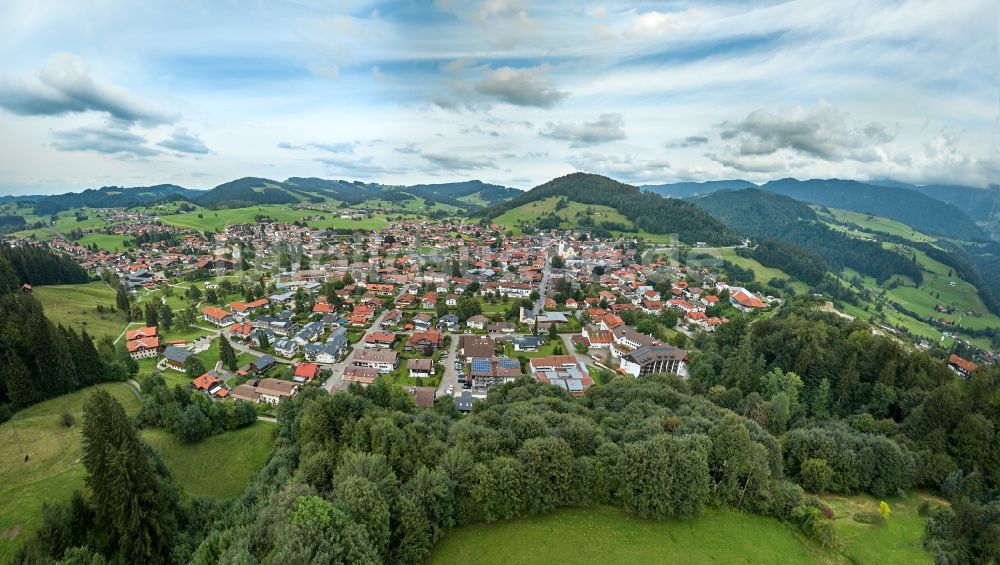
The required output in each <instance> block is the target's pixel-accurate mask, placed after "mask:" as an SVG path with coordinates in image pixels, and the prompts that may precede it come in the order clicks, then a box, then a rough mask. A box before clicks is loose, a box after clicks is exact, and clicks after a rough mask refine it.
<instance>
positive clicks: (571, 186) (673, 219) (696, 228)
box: [476, 173, 736, 245]
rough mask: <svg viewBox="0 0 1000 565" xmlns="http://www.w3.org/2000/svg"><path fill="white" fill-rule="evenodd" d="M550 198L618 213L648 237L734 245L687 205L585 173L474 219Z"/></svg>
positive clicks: (719, 226)
mask: <svg viewBox="0 0 1000 565" xmlns="http://www.w3.org/2000/svg"><path fill="white" fill-rule="evenodd" d="M552 196H565V197H566V198H568V199H569V200H572V201H574V202H580V203H582V204H600V205H603V206H609V207H611V208H614V209H615V210H618V211H619V212H621V214H622V215H624V216H625V217H626V218H628V219H629V220H631V221H632V223H633V224H634V225H635V226H636V227H637V228H640V229H644V230H646V231H648V232H650V233H676V234H678V236H679V237H680V239H681V240H682V241H684V242H687V243H694V242H697V241H703V242H706V243H709V244H711V245H727V244H732V243H734V242H735V241H736V234H735V233H734V232H733V230H731V229H729V228H728V227H727V226H726V225H725V224H723V223H721V222H719V221H718V220H716V219H715V218H713V217H711V216H710V215H708V214H707V213H705V212H704V211H703V210H700V209H699V208H697V207H696V206H693V205H692V204H690V203H688V202H685V201H683V200H677V199H674V198H663V197H662V196H660V195H658V194H653V193H650V192H644V191H640V190H639V189H638V188H637V187H634V186H630V185H627V184H623V183H620V182H618V181H616V180H613V179H610V178H608V177H604V176H600V175H594V174H588V173H572V174H569V175H566V176H563V177H559V178H556V179H553V180H551V181H549V182H547V183H545V184H542V185H539V186H536V187H535V188H532V189H531V190H529V191H527V192H524V193H522V194H519V195H518V196H516V197H514V198H512V199H510V200H508V201H506V202H503V203H501V204H496V205H493V206H490V207H489V208H486V209H485V210H482V211H480V212H477V213H476V215H478V216H482V217H484V218H486V219H492V218H495V217H497V216H499V215H500V214H503V213H504V212H506V211H507V210H511V209H514V208H517V207H518V206H522V205H524V204H528V203H531V202H536V201H538V200H543V199H545V198H549V197H552Z"/></svg>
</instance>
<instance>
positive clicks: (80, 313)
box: [33, 282, 125, 339]
mask: <svg viewBox="0 0 1000 565" xmlns="http://www.w3.org/2000/svg"><path fill="white" fill-rule="evenodd" d="M33 294H34V295H35V298H37V299H38V301H39V302H41V303H42V306H43V307H44V308H45V315H46V316H47V317H48V318H49V319H50V320H52V322H53V323H56V324H62V325H64V326H67V327H71V328H73V329H75V330H76V331H81V330H84V329H86V330H87V333H89V334H90V335H91V336H92V337H94V338H99V337H103V336H111V337H112V339H113V338H117V337H118V334H120V333H121V332H122V330H123V329H125V317H124V316H123V315H122V313H121V312H114V313H112V312H110V311H105V312H104V313H98V312H97V304H101V305H102V306H104V307H105V308H106V309H108V310H110V309H111V308H113V307H114V306H115V291H114V290H112V289H111V287H109V286H108V285H106V284H104V283H103V282H92V283H87V284H65V285H55V286H37V287H35V288H34V290H33Z"/></svg>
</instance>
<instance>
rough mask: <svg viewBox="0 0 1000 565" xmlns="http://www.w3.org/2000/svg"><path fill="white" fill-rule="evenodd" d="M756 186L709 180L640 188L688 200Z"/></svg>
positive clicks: (743, 182)
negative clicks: (718, 192)
mask: <svg viewBox="0 0 1000 565" xmlns="http://www.w3.org/2000/svg"><path fill="white" fill-rule="evenodd" d="M756 187H757V185H755V184H754V183H752V182H750V181H746V180H710V181H705V182H675V183H670V184H644V185H642V186H640V187H639V188H641V189H642V190H646V191H649V192H655V193H656V194H659V195H660V196H670V197H673V198H689V197H691V196H698V195H704V194H711V193H713V192H716V191H718V190H739V189H742V188H756Z"/></svg>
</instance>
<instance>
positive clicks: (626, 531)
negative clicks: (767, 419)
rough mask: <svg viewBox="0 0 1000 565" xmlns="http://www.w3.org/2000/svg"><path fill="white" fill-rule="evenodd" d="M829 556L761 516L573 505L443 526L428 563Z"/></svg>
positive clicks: (800, 559) (731, 560)
mask: <svg viewBox="0 0 1000 565" xmlns="http://www.w3.org/2000/svg"><path fill="white" fill-rule="evenodd" d="M835 560H836V559H835V558H831V557H830V556H827V555H826V554H825V553H818V550H817V549H815V548H813V547H811V546H808V545H806V544H805V543H803V542H802V541H801V539H800V537H799V536H798V535H797V534H795V533H794V532H792V531H791V530H790V529H789V528H788V527H786V526H784V525H783V524H781V523H779V522H777V521H775V520H771V519H768V518H762V517H759V516H751V515H747V514H738V513H734V512H725V511H720V510H711V509H710V510H708V511H706V513H705V515H703V516H701V517H699V518H695V519H691V520H662V521H657V520H647V519H644V518H638V517H635V516H632V515H630V514H627V513H625V512H622V511H620V510H617V509H612V508H576V509H566V510H560V511H557V512H553V513H551V514H546V515H543V516H532V517H526V518H517V519H513V520H505V521H502V522H495V523H492V524H476V525H473V526H467V527H463V528H458V529H456V530H454V531H452V532H451V533H449V534H448V535H447V536H446V537H445V538H444V540H442V541H441V543H440V544H438V546H437V547H436V548H435V549H434V551H433V552H432V553H431V557H430V559H429V563H465V564H469V565H472V564H477V565H478V564H490V563H497V564H500V563H520V564H528V563H579V564H586V563H595V564H601V565H605V564H614V563H623V564H632V563H671V562H673V563H815V562H817V561H819V562H828V561H835Z"/></svg>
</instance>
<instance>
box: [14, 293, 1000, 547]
mask: <svg viewBox="0 0 1000 565" xmlns="http://www.w3.org/2000/svg"><path fill="white" fill-rule="evenodd" d="M814 306H815V304H814V303H810V302H808V300H807V299H796V300H795V301H794V302H793V304H791V305H790V306H789V307H788V308H787V309H784V310H783V311H782V312H781V313H780V314H779V315H778V316H775V317H774V318H772V319H767V320H758V321H757V322H755V323H754V324H749V323H748V320H746V319H744V318H738V319H737V320H734V322H733V323H731V324H728V325H726V326H724V327H723V328H722V329H720V330H719V331H718V332H716V333H715V334H714V335H709V334H702V335H701V336H699V337H698V338H697V341H698V343H697V345H698V347H699V349H700V350H701V351H702V353H700V354H696V356H695V357H694V358H693V359H692V364H691V373H692V375H691V378H690V379H689V380H681V379H679V378H678V377H676V376H670V375H660V376H652V377H650V378H646V379H643V380H635V379H625V378H619V379H613V380H611V381H610V382H608V383H607V384H603V385H598V386H595V387H593V388H592V389H591V390H589V391H588V392H587V393H586V394H585V395H584V396H583V397H582V398H580V399H574V398H572V397H570V396H568V395H567V394H566V393H565V392H564V391H561V390H559V389H557V388H555V387H550V386H548V385H544V384H540V383H536V382H532V381H530V380H527V379H523V380H521V381H519V382H517V383H512V384H507V385H504V386H502V387H499V388H497V389H494V390H492V391H491V393H490V396H489V397H488V398H487V399H486V400H485V401H482V402H480V403H477V405H476V406H475V407H474V410H473V413H472V414H471V415H469V416H460V415H459V414H458V413H457V412H456V411H455V410H454V407H453V405H452V403H451V402H447V401H442V402H439V403H437V404H436V405H435V407H434V408H433V409H418V408H416V407H415V406H414V405H413V402H412V400H411V398H410V397H409V396H408V395H407V394H405V393H404V392H402V391H401V390H399V389H397V388H395V387H393V386H392V385H391V384H389V383H388V382H385V381H384V380H379V381H377V382H376V384H375V385H372V386H369V387H367V388H362V387H359V386H357V385H353V386H352V387H351V388H350V389H349V390H347V391H345V392H340V393H338V394H335V395H329V394H327V393H326V392H325V391H322V390H318V389H311V388H307V389H305V390H304V391H303V393H301V394H299V395H298V396H296V397H295V398H294V399H292V400H291V401H286V402H283V403H282V404H281V405H279V408H278V428H277V431H276V433H277V440H276V442H275V444H274V449H273V452H272V454H271V456H270V458H269V460H268V461H267V463H266V464H265V465H264V466H263V468H261V469H260V470H259V471H258V473H257V474H256V475H255V476H254V478H253V479H252V481H251V483H250V484H249V485H248V486H247V488H246V491H245V492H244V494H243V496H241V497H239V498H238V499H235V500H231V501H219V500H215V499H208V498H198V497H193V498H190V499H187V498H185V499H183V500H181V499H180V498H179V497H178V496H177V495H176V489H175V488H174V487H173V486H172V484H171V482H170V479H169V473H167V472H166V470H165V468H164V467H163V465H162V463H160V462H159V460H158V457H157V455H156V453H155V452H154V451H152V450H150V449H148V448H146V447H144V445H143V444H142V443H141V441H140V440H139V439H138V438H137V435H136V428H135V425H134V423H133V422H131V421H129V420H128V418H126V417H125V416H124V413H123V411H122V410H121V407H120V406H117V407H116V406H115V404H116V402H115V401H114V400H113V399H111V398H110V397H107V395H106V394H104V395H103V396H102V394H103V393H95V394H94V395H93V396H92V397H91V399H90V400H88V409H87V410H86V411H85V416H84V419H85V422H84V436H85V451H86V456H85V457H84V464H85V466H86V468H87V472H88V485H89V486H90V488H91V491H92V494H91V495H90V496H84V495H82V494H78V495H76V496H74V497H73V499H72V500H69V501H62V502H59V503H56V504H53V505H51V506H50V507H49V508H48V509H47V511H46V513H45V524H43V527H42V528H40V529H39V531H38V534H37V535H36V536H35V537H33V538H32V539H31V540H29V542H28V543H27V544H26V545H25V546H24V547H23V548H22V550H21V551H20V553H19V554H18V556H17V560H16V562H19V563H43V562H51V561H50V560H59V559H64V560H66V562H99V561H100V560H102V559H115V558H119V557H120V558H123V559H124V560H126V561H144V562H152V563H159V562H192V563H217V562H225V563H234V562H240V563H420V562H422V561H423V560H424V559H426V558H427V556H428V555H429V552H430V551H431V549H432V548H433V546H434V545H435V543H436V542H437V541H439V540H440V539H441V538H442V537H443V536H444V535H445V534H446V533H447V532H448V531H449V530H450V529H452V528H454V527H456V526H460V525H464V524H471V523H475V522H481V521H487V522H488V521H493V520H499V519H504V518H509V517H513V516H519V515H525V514H535V513H543V512H548V511H551V510H553V509H555V508H560V507H565V506H577V505H592V504H602V505H612V506H616V507H619V508H622V509H625V510H627V511H630V512H633V513H636V514H638V515H641V516H646V517H651V518H666V517H676V518H681V519H684V518H689V517H692V516H697V515H699V514H700V513H701V512H703V510H704V509H705V508H706V507H708V506H712V507H720V508H731V509H737V510H740V511H743V512H749V513H754V514H759V515H763V516H769V517H773V518H775V519H778V520H782V521H784V522H786V523H788V524H789V525H791V526H792V527H794V528H796V529H798V530H800V531H801V532H802V533H803V535H805V536H807V537H809V538H811V539H814V540H815V541H816V543H817V544H819V545H821V546H825V547H835V546H836V544H838V539H837V534H836V530H835V528H834V527H833V522H832V520H831V519H830V518H829V512H828V509H826V508H825V506H824V505H823V503H822V501H821V500H820V499H818V498H816V497H815V496H813V495H810V494H807V492H806V491H805V490H804V488H805V489H808V491H809V492H819V493H845V494H850V493H858V492H868V493H871V494H873V495H875V496H889V495H893V494H896V493H898V492H900V491H904V490H908V489H912V488H916V487H919V488H924V489H929V490H932V491H934V492H940V493H942V494H943V495H944V496H947V497H948V498H949V499H950V500H951V501H952V503H953V504H952V505H951V506H950V507H945V508H942V509H939V510H928V521H927V524H928V526H927V534H926V539H925V544H926V546H927V548H928V549H929V550H930V551H931V552H932V553H933V554H934V556H935V559H936V560H937V561H938V562H941V563H981V562H987V561H989V560H990V559H995V558H996V557H997V556H1000V543H998V540H1000V535H998V534H1000V501H998V492H1000V472H998V470H1000V465H998V458H1000V446H998V442H997V441H995V440H996V436H995V433H996V432H995V430H996V428H997V425H998V424H1000V392H998V390H1000V371H995V370H992V369H990V370H983V371H978V372H976V373H975V374H974V375H973V376H972V378H971V379H970V380H969V382H968V383H967V386H958V385H957V384H956V382H955V377H954V376H953V375H952V374H951V373H950V372H949V371H948V369H947V368H945V366H944V365H943V363H941V362H940V361H939V360H936V359H933V358H931V357H929V356H927V355H926V354H924V353H919V352H911V351H908V350H905V349H903V348H900V347H898V346H897V345H896V344H895V343H893V342H892V341H891V340H889V339H887V338H884V337H880V336H874V335H872V334H871V332H870V331H869V329H868V327H867V326H865V325H864V324H863V323H859V322H848V321H846V320H843V319H840V318H838V317H836V316H833V315H830V314H824V313H821V312H818V311H816V310H815V308H814ZM126 473H127V474H128V476H129V477H132V478H133V480H134V481H135V482H136V483H137V484H139V485H140V486H141V488H134V489H123V488H114V485H117V484H121V483H120V481H121V480H122V479H121V478H120V477H122V476H124V475H125V474H126Z"/></svg>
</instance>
